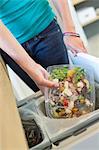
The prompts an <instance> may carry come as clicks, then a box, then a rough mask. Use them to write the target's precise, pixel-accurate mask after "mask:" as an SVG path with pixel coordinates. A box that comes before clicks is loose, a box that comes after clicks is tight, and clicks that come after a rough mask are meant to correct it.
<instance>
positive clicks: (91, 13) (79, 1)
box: [71, 0, 99, 57]
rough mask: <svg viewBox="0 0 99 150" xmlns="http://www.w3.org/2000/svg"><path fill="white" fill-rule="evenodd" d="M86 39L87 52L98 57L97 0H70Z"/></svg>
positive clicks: (98, 16)
mask: <svg viewBox="0 0 99 150" xmlns="http://www.w3.org/2000/svg"><path fill="white" fill-rule="evenodd" d="M71 1H72V5H73V6H74V9H75V12H76V14H78V15H77V16H78V20H79V23H80V25H81V27H82V30H83V31H84V33H85V36H86V37H87V40H88V46H89V53H90V54H92V55H94V56H97V57H99V0H71Z"/></svg>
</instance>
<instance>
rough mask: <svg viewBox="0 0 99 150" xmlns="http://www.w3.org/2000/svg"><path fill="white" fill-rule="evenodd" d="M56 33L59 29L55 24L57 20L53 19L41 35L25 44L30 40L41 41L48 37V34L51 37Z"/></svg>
mask: <svg viewBox="0 0 99 150" xmlns="http://www.w3.org/2000/svg"><path fill="white" fill-rule="evenodd" d="M55 28H56V29H57V30H56V31H55V30H54V29H55ZM51 30H53V32H50V31H51ZM49 32H50V33H49ZM56 32H60V28H59V25H58V24H57V20H56V19H53V21H52V22H51V23H50V24H49V25H48V27H47V28H46V29H45V30H43V31H42V32H41V33H39V34H38V35H36V36H35V37H33V38H31V39H30V40H28V41H26V42H29V41H31V40H32V41H35V40H37V39H43V38H46V37H48V35H49V34H50V35H52V34H55V33H56ZM23 44H24V43H23Z"/></svg>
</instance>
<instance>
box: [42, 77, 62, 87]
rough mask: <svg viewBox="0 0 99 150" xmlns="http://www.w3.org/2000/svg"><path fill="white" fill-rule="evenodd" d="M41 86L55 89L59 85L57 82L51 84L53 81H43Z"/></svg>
mask: <svg viewBox="0 0 99 150" xmlns="http://www.w3.org/2000/svg"><path fill="white" fill-rule="evenodd" d="M43 86H46V87H48V88H57V87H59V84H58V83H57V82H53V81H49V80H46V79H44V81H43Z"/></svg>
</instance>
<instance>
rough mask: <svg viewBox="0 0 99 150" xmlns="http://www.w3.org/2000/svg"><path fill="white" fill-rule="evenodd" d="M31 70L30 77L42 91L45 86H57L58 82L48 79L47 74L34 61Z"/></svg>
mask: <svg viewBox="0 0 99 150" xmlns="http://www.w3.org/2000/svg"><path fill="white" fill-rule="evenodd" d="M33 72H34V73H33V76H31V77H32V79H33V80H34V82H35V83H36V85H37V86H38V87H39V88H40V90H41V91H42V92H43V93H44V90H45V87H48V88H57V87H58V86H59V85H58V83H56V82H52V81H49V80H48V77H49V74H48V72H47V71H46V70H45V69H44V68H43V67H42V66H41V65H39V64H37V63H36V64H35V65H34V67H33Z"/></svg>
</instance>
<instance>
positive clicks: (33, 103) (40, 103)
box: [21, 84, 99, 150]
mask: <svg viewBox="0 0 99 150" xmlns="http://www.w3.org/2000/svg"><path fill="white" fill-rule="evenodd" d="M98 90H99V85H98V84H97V86H96V94H98ZM96 98H97V99H96V103H97V104H96V106H99V96H96ZM24 102H25V103H26V104H24ZM21 103H22V102H21ZM23 104H24V106H23V108H25V109H29V110H31V111H32V113H33V114H34V117H35V119H36V120H37V122H39V126H40V128H41V130H42V131H43V132H44V134H45V136H46V137H47V139H50V140H48V141H49V146H50V145H51V143H55V142H59V141H61V140H63V139H66V138H68V137H70V136H72V135H76V134H77V133H80V132H82V131H83V130H86V129H87V128H88V126H90V124H92V123H93V122H95V121H98V120H99V109H97V110H95V111H93V112H91V113H89V114H87V115H83V116H81V117H79V118H71V119H51V118H48V117H47V116H46V111H45V103H44V96H43V95H42V94H41V93H40V92H38V93H36V94H34V95H32V96H31V97H29V98H27V99H25V100H23ZM21 105H22V104H21ZM97 108H99V107H97ZM47 135H48V136H47ZM48 141H46V140H45V141H43V142H44V146H46V145H47V144H48ZM50 141H51V142H50ZM41 145H42V144H41ZM41 145H40V146H41ZM33 149H34V147H33ZM41 149H42V146H41V147H40V150H41ZM38 150H39V149H38Z"/></svg>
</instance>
